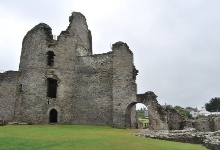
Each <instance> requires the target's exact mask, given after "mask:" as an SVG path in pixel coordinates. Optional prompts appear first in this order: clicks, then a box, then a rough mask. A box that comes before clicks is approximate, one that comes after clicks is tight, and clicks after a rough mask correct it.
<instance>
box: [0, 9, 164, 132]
mask: <svg viewBox="0 0 220 150" xmlns="http://www.w3.org/2000/svg"><path fill="white" fill-rule="evenodd" d="M69 22H70V24H69V26H68V28H67V29H66V31H62V32H61V34H60V35H59V36H58V38H57V40H55V39H53V35H52V32H51V30H52V29H51V28H50V27H49V26H48V25H47V24H44V23H40V24H38V25H37V26H35V27H34V28H32V29H31V30H30V31H29V32H28V33H27V34H26V35H25V37H24V39H23V43H22V52H21V56H20V65H19V71H7V72H4V73H0V119H5V120H8V121H16V122H26V123H30V124H48V123H57V124H80V125H105V126H112V127H116V128H134V127H136V125H137V117H136V116H135V115H136V112H135V107H133V106H134V105H135V104H137V103H143V104H145V105H147V106H148V109H149V111H150V128H152V129H167V128H168V123H167V118H166V114H165V113H164V112H163V108H162V107H161V106H160V105H159V104H158V102H157V100H156V97H157V96H156V95H155V94H154V93H153V92H146V93H145V94H137V89H136V81H135V80H136V75H137V73H138V71H137V70H136V68H135V66H134V64H133V53H132V51H131V50H130V49H129V47H128V45H127V44H126V43H123V42H117V43H115V44H113V45H112V51H110V52H108V53H104V54H95V55H93V53H92V36H91V32H90V30H89V29H88V26H87V23H86V18H85V17H84V16H83V15H82V14H81V13H78V12H73V13H72V15H71V16H70V18H69Z"/></svg>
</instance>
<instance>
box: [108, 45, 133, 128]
mask: <svg viewBox="0 0 220 150" xmlns="http://www.w3.org/2000/svg"><path fill="white" fill-rule="evenodd" d="M112 50H113V82H112V87H113V88H112V98H113V126H114V127H117V128H125V127H126V120H125V114H126V109H127V107H128V105H129V104H130V103H132V102H136V101H137V99H136V94H137V90H136V83H135V78H134V76H136V75H134V64H133V53H132V52H131V50H130V49H129V47H128V45H127V44H126V43H123V42H117V43H115V44H113V46H112Z"/></svg>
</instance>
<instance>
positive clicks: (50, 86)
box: [47, 78, 57, 98]
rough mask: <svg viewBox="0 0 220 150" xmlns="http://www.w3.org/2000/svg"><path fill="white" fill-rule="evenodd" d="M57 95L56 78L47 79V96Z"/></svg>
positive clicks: (53, 96) (54, 96)
mask: <svg viewBox="0 0 220 150" xmlns="http://www.w3.org/2000/svg"><path fill="white" fill-rule="evenodd" d="M56 96H57V80H55V79H52V78H48V79H47V97H51V98H56Z"/></svg>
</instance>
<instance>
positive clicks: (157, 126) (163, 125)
mask: <svg viewBox="0 0 220 150" xmlns="http://www.w3.org/2000/svg"><path fill="white" fill-rule="evenodd" d="M156 98H157V96H156V95H155V94H154V93H153V92H146V93H144V94H138V95H137V101H136V102H132V103H130V104H129V105H128V106H127V108H126V111H125V127H126V128H134V127H135V126H136V125H134V124H135V123H134V120H135V119H136V120H137V118H134V116H132V111H134V110H132V107H133V106H134V105H136V104H137V103H142V104H144V105H145V106H147V107H148V111H149V129H151V130H167V129H168V125H167V114H166V112H165V109H164V108H163V107H162V106H161V105H160V104H159V103H158V102H157V99H156ZM137 123H138V122H136V124H137Z"/></svg>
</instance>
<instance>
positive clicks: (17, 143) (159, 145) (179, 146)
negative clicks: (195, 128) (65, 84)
mask: <svg viewBox="0 0 220 150" xmlns="http://www.w3.org/2000/svg"><path fill="white" fill-rule="evenodd" d="M137 131H138V130H124V129H114V128H111V127H101V126H76V125H69V126H68V125H65V126H64V125H62V126H61V125H51V126H50V125H45V126H40V125H20V126H19V125H17V126H15V125H14V126H10V125H7V126H0V149H1V150H11V149H13V150H39V149H41V150H62V149H63V150H68V149H74V150H142V149H143V150H200V149H201V150H204V149H205V148H204V147H202V146H201V145H195V144H186V143H179V142H171V141H163V140H155V139H150V138H142V137H136V136H133V135H131V134H132V133H134V132H137Z"/></svg>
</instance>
